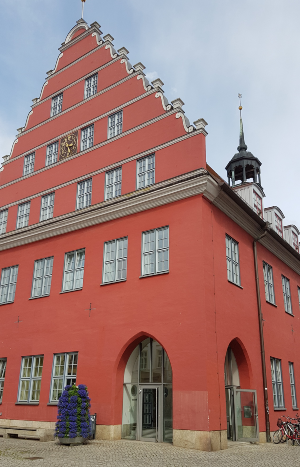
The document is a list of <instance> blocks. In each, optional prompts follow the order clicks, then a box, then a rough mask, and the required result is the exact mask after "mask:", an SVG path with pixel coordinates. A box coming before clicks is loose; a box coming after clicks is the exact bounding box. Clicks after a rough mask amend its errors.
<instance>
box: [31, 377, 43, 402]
mask: <svg viewBox="0 0 300 467" xmlns="http://www.w3.org/2000/svg"><path fill="white" fill-rule="evenodd" d="M40 391H41V380H40V379H35V380H33V381H32V388H31V400H32V401H39V400H40Z"/></svg>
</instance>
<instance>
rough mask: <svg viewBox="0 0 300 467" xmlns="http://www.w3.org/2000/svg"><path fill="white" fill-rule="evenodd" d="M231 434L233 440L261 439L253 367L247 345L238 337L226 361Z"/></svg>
mask: <svg viewBox="0 0 300 467" xmlns="http://www.w3.org/2000/svg"><path fill="white" fill-rule="evenodd" d="M224 379H225V395H226V416H227V438H228V439H230V440H232V441H258V437H259V430H258V415H257V400H256V390H254V389H249V388H250V387H251V380H252V377H251V368H250V364H249V358H248V356H247V354H246V351H245V349H243V348H242V346H241V344H240V343H239V342H238V340H237V339H234V340H233V341H232V342H231V343H230V345H229V347H228V349H227V352H226V357H225V365H224Z"/></svg>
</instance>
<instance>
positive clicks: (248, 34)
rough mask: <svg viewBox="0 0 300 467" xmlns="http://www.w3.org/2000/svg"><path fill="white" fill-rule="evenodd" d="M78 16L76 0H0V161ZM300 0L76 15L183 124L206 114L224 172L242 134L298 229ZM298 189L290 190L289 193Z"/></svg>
mask: <svg viewBox="0 0 300 467" xmlns="http://www.w3.org/2000/svg"><path fill="white" fill-rule="evenodd" d="M80 17H81V1H80V0H13V1H12V0H0V19H1V28H0V44H1V46H0V86H1V89H2V93H1V99H0V159H1V158H2V156H4V155H6V154H9V153H10V150H11V146H12V143H13V141H14V139H15V136H16V134H17V131H16V129H17V128H19V127H22V126H24V124H25V121H26V117H27V114H28V112H29V111H30V110H31V107H30V106H31V104H32V99H33V98H35V97H38V96H39V95H40V91H41V88H42V85H43V83H44V80H45V78H46V72H47V71H48V70H50V69H53V68H54V66H55V63H56V59H57V56H58V54H59V52H58V48H59V46H60V45H61V43H62V42H63V41H64V40H65V38H66V36H67V34H68V32H69V31H70V29H72V27H73V26H74V25H75V23H76V21H77V20H78V19H79V18H80ZM299 18H300V2H299V0H209V1H207V0H205V1H204V0H189V1H183V0H172V1H171V0H160V1H158V0H152V1H151V2H149V1H145V0H110V1H109V2H104V1H103V0H86V3H85V10H84V19H85V20H86V21H87V22H88V23H89V24H90V23H92V22H94V21H97V22H98V23H99V24H100V25H101V30H102V32H103V34H104V35H105V34H108V33H109V34H111V35H112V36H113V37H114V38H115V40H114V46H115V48H116V49H119V48H120V47H123V46H125V47H126V48H127V49H128V50H129V51H130V53H129V55H128V56H129V60H130V62H131V63H132V65H134V64H135V63H137V62H142V63H143V64H144V65H145V66H146V69H145V70H144V71H145V73H146V74H147V76H148V78H149V80H153V79H155V78H160V79H161V80H162V81H163V82H164V83H165V85H164V87H163V88H164V91H165V96H166V97H167V98H168V100H169V102H170V101H172V100H173V99H176V98H178V97H180V98H181V99H182V100H183V101H184V103H185V105H184V107H183V109H184V111H185V114H186V116H187V117H188V118H189V120H190V122H191V123H192V122H194V121H195V120H197V119H198V118H204V119H205V120H206V121H207V122H208V126H207V127H206V129H207V131H208V136H207V138H206V148H207V162H208V164H209V165H211V166H212V168H213V169H214V170H215V171H216V172H218V173H219V175H220V176H222V177H223V178H224V179H226V171H225V166H226V165H227V163H228V162H229V160H230V159H231V158H232V157H233V155H234V154H235V153H236V152H237V146H238V137H239V110H238V106H239V100H238V93H242V95H243V99H242V105H243V122H244V131H245V141H246V144H247V145H248V150H249V151H251V152H252V153H253V154H254V156H256V157H257V158H258V159H260V161H261V162H262V168H261V171H262V186H263V188H264V192H265V194H266V198H264V207H268V206H274V205H275V206H278V207H279V208H280V209H281V210H282V211H283V213H284V214H285V220H284V224H285V225H289V224H295V225H296V226H298V228H299V229H300V210H299V209H298V201H297V196H298V195H299V174H300V157H299V152H300V146H299V141H298V134H299V124H300V121H299V120H300V118H299V108H300V92H299V82H300V79H299V78H300V58H299V57H300V54H299V50H300V28H299ZM297 193H298V195H297Z"/></svg>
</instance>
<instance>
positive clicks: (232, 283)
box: [227, 279, 244, 289]
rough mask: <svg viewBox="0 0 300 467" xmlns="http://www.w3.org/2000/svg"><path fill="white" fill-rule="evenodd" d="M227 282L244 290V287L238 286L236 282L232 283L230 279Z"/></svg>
mask: <svg viewBox="0 0 300 467" xmlns="http://www.w3.org/2000/svg"><path fill="white" fill-rule="evenodd" d="M227 281H228V282H229V284H232V285H235V286H236V287H239V288H240V289H244V287H242V286H241V285H239V284H236V283H235V282H232V281H230V280H229V279H227Z"/></svg>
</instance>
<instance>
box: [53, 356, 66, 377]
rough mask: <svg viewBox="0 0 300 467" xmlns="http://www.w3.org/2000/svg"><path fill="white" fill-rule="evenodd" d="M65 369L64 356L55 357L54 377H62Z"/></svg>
mask: <svg viewBox="0 0 300 467" xmlns="http://www.w3.org/2000/svg"><path fill="white" fill-rule="evenodd" d="M64 368H65V355H64V354H63V355H56V356H55V367H54V376H63V374H64Z"/></svg>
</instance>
